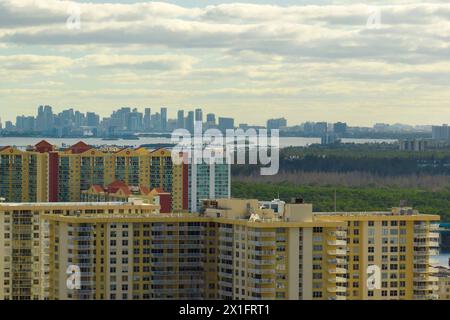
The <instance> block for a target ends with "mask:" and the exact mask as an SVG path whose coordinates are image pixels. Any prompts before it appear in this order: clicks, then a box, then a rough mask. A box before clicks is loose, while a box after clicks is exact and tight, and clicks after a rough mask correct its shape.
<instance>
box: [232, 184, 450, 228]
mask: <svg viewBox="0 0 450 320" xmlns="http://www.w3.org/2000/svg"><path fill="white" fill-rule="evenodd" d="M231 190H232V196H233V197H235V198H256V199H260V200H272V199H275V198H278V195H279V198H280V199H282V200H285V201H289V199H291V198H292V197H297V196H301V197H303V198H304V199H305V201H306V202H308V203H312V204H313V207H314V211H333V210H334V193H335V190H336V195H337V211H373V210H380V211H387V210H389V209H390V208H391V207H395V206H398V205H399V203H400V200H406V201H407V203H408V205H409V206H412V207H414V208H415V209H418V210H419V211H420V212H421V213H429V214H439V215H440V216H441V218H442V220H443V221H450V189H446V190H442V191H437V192H433V191H426V190H420V189H404V188H370V187H367V188H361V187H358V188H351V187H332V186H299V185H295V184H292V183H287V182H282V183H253V182H248V183H247V182H232V189H231Z"/></svg>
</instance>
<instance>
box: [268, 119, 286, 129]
mask: <svg viewBox="0 0 450 320" xmlns="http://www.w3.org/2000/svg"><path fill="white" fill-rule="evenodd" d="M286 126H287V120H286V119H285V118H279V119H269V120H267V130H273V129H277V130H279V129H280V128H283V127H286Z"/></svg>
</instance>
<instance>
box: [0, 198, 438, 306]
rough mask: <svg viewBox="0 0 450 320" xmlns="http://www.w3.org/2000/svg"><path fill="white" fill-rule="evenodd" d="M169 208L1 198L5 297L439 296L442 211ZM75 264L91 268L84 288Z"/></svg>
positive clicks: (1, 290) (0, 292)
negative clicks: (73, 274)
mask: <svg viewBox="0 0 450 320" xmlns="http://www.w3.org/2000/svg"><path fill="white" fill-rule="evenodd" d="M159 209H160V207H159V206H158V205H154V204H145V203H143V202H142V201H135V202H132V203H40V204H35V203H22V204H12V203H3V204H1V205H0V230H1V232H0V248H1V250H2V251H0V253H1V254H0V298H1V299H18V300H19V299H23V300H24V299H74V300H78V299H106V300H116V299H117V300H121V299H245V300H260V299H280V300H298V299H304V300H325V299H327V300H347V299H350V300H356V299H367V300H372V299H376V300H378V299H383V300H385V299H392V300H399V299H404V300H428V299H438V298H439V293H438V288H439V287H438V278H437V277H435V276H434V273H435V271H436V270H434V269H435V268H434V267H432V266H431V260H430V256H432V255H433V254H434V253H435V252H434V251H435V249H434V247H435V246H436V244H435V242H437V239H436V234H435V232H434V227H433V226H434V224H433V223H432V222H433V221H437V220H438V219H439V217H438V216H433V215H423V214H419V213H418V212H415V211H412V210H410V209H408V208H401V209H395V208H394V209H393V210H392V211H391V212H379V213H377V212H373V213H320V214H319V213H313V212H312V205H310V204H305V203H303V202H302V201H300V200H296V201H294V202H292V203H286V204H284V205H283V210H282V211H279V212H275V211H274V210H273V209H270V208H264V207H262V206H261V205H260V203H259V202H258V201H257V200H239V199H219V200H207V201H205V202H204V203H203V209H202V210H201V212H200V213H198V214H186V213H171V214H163V213H160V212H159ZM373 266H378V267H379V269H380V272H379V282H380V283H379V287H377V285H375V288H372V287H369V284H368V283H369V282H368V281H369V277H370V274H368V271H367V270H368V269H369V268H370V267H373ZM68 270H78V271H79V273H78V275H77V277H78V278H77V279H78V280H79V282H77V281H75V282H74V284H75V286H74V287H73V286H69V285H68V281H67V280H68V277H69V276H68V274H67V271H68ZM375 283H376V282H375Z"/></svg>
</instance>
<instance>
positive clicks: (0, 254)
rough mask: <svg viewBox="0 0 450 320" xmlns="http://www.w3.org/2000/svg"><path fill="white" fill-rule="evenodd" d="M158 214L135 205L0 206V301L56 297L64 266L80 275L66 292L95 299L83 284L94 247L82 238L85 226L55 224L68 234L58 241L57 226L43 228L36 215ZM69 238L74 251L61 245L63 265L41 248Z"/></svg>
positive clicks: (62, 285)
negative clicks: (73, 289)
mask: <svg viewBox="0 0 450 320" xmlns="http://www.w3.org/2000/svg"><path fill="white" fill-rule="evenodd" d="M158 212H159V209H158V206H156V205H150V204H141V203H96V204H93V203H86V204H80V203H65V204H62V203H57V204H55V203H33V204H30V203H0V230H1V231H0V261H1V263H0V282H1V283H0V300H38V299H49V298H50V299H55V298H59V297H61V296H56V295H55V292H58V291H59V290H63V292H66V291H65V290H67V284H66V280H67V275H66V271H67V270H68V264H70V265H74V264H77V266H78V267H79V268H80V271H81V274H82V279H81V283H82V286H81V288H80V290H77V292H76V294H74V293H71V294H72V295H73V296H74V297H77V298H78V299H86V298H95V296H90V295H87V294H86V291H88V290H89V289H92V284H90V285H89V284H88V283H89V280H88V278H90V276H89V275H86V274H87V273H88V272H95V270H94V269H93V268H92V267H93V266H94V268H95V263H94V261H95V259H94V260H91V259H90V257H95V246H93V243H92V242H90V241H89V239H88V236H89V235H90V233H89V231H91V230H90V229H89V226H88V225H86V226H83V225H74V226H66V225H65V226H61V230H64V231H68V233H66V234H65V235H66V236H67V237H63V236H62V235H61V236H60V235H59V234H60V233H59V228H58V227H56V228H55V226H54V225H51V224H50V225H49V224H46V225H44V224H43V222H44V221H43V220H41V218H40V217H41V215H43V214H45V213H47V214H49V215H59V214H62V215H66V216H72V217H74V216H77V215H80V216H84V215H87V216H89V215H91V214H95V215H96V217H98V218H100V217H101V214H105V213H106V214H117V215H123V214H124V213H129V214H131V213H132V214H135V215H142V216H145V215H146V214H156V213H158ZM41 222H42V223H41ZM67 227H68V229H66V228H67ZM70 234H71V235H70ZM60 237H61V238H60ZM69 239H73V240H75V242H74V244H75V243H76V249H75V250H72V249H70V247H71V246H73V245H74V244H69V243H67V245H68V246H66V245H64V246H65V247H64V250H65V251H64V252H66V253H68V256H66V255H65V256H64V257H61V258H62V260H64V261H65V262H64V263H62V264H61V265H60V264H59V263H60V261H59V257H58V256H57V253H56V252H55V251H51V252H46V250H48V249H52V250H54V248H55V247H57V243H58V242H59V241H62V242H66V241H67V240H69ZM99 244H100V242H99ZM48 253H50V254H48ZM98 253H100V250H99V251H98ZM88 256H89V257H88ZM99 258H100V256H99ZM101 259H105V257H101ZM98 261H99V262H100V260H98ZM105 265H108V264H105ZM102 269H103V267H102ZM63 278H64V280H63ZM65 298H66V299H68V298H70V296H66V297H65Z"/></svg>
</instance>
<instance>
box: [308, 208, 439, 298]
mask: <svg viewBox="0 0 450 320" xmlns="http://www.w3.org/2000/svg"><path fill="white" fill-rule="evenodd" d="M315 218H316V219H318V220H321V219H325V220H327V221H328V220H333V221H344V222H346V223H347V229H346V230H347V255H346V261H345V263H346V264H347V271H346V273H345V274H344V276H345V278H346V280H347V285H346V287H347V298H348V299H350V300H372V299H375V300H386V299H393V300H397V299H401V300H423V299H437V298H438V296H437V278H436V277H435V276H433V274H434V273H436V272H437V269H436V268H435V267H433V266H432V257H433V256H434V255H437V254H438V253H439V250H438V248H439V233H438V232H437V230H438V227H439V226H438V224H434V223H432V222H436V221H438V220H439V216H433V215H423V214H419V213H418V212H417V211H414V210H412V209H411V208H393V209H392V211H391V212H368V213H367V212H364V213H352V212H350V213H329V214H327V213H320V214H315ZM372 266H376V267H377V268H378V270H379V271H380V273H381V274H380V276H381V283H380V287H378V288H374V289H369V288H368V286H367V282H368V281H369V277H370V275H369V274H368V273H367V270H368V269H369V267H372Z"/></svg>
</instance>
